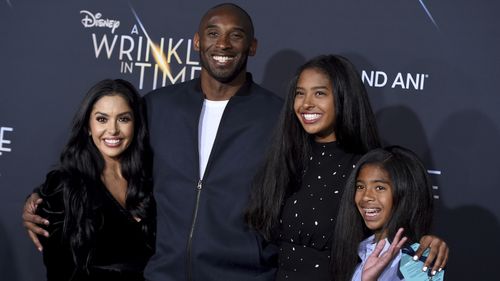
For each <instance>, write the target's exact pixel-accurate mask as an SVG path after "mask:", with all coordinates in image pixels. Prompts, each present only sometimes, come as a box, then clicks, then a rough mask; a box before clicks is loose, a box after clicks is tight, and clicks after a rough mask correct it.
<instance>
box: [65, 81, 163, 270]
mask: <svg viewBox="0 0 500 281" xmlns="http://www.w3.org/2000/svg"><path fill="white" fill-rule="evenodd" d="M115 95H116V96H120V97H122V98H124V99H125V100H126V102H127V104H128V105H129V106H130V108H131V109H132V113H133V120H134V137H133V139H132V142H131V143H130V145H129V147H128V148H127V149H126V150H125V151H124V152H123V153H122V154H121V155H120V164H121V170H122V174H123V177H124V178H125V179H126V180H127V183H128V188H127V194H126V202H125V205H126V208H127V210H128V211H130V213H131V214H132V215H133V216H134V217H137V218H140V219H154V200H153V197H152V193H151V186H152V185H151V177H150V174H149V173H150V171H151V168H150V155H149V154H150V150H149V147H148V145H149V142H148V139H147V137H148V136H147V127H146V119H145V112H144V106H143V102H142V98H141V97H140V95H139V94H138V92H137V90H136V89H135V88H134V86H133V85H132V84H130V83H129V82H127V81H125V80H121V79H116V80H111V79H106V80H103V81H100V82H98V83H97V84H96V85H94V86H93V87H92V88H91V89H90V90H89V92H88V93H87V95H86V96H85V98H84V99H83V101H82V103H81V105H80V107H79V109H78V111H77V113H76V115H75V117H74V119H73V124H72V129H71V133H70V137H69V141H68V143H67V144H66V146H65V147H64V149H63V151H62V153H61V156H60V163H59V169H58V171H59V172H60V174H61V175H62V182H63V184H62V187H63V200H64V209H65V217H64V226H63V236H64V238H65V239H67V241H68V242H69V244H70V247H71V251H72V254H73V259H74V262H75V264H76V266H77V268H78V269H80V270H86V269H87V266H88V263H89V260H90V258H91V256H92V250H91V249H92V246H91V243H92V239H93V238H94V237H93V235H94V233H95V231H96V228H97V227H98V226H96V221H97V219H96V217H95V216H94V209H95V208H96V205H97V201H98V200H96V198H95V195H94V194H95V191H96V187H97V186H100V185H102V183H101V174H102V172H103V169H104V159H103V157H102V155H101V153H100V152H99V150H98V149H97V147H96V146H95V144H94V142H93V141H92V137H91V136H89V132H90V127H89V118H90V114H91V112H92V109H93V106H94V104H95V103H96V102H97V101H98V100H99V99H100V98H102V97H104V96H115ZM144 228H145V229H143V231H145V232H146V233H151V232H152V231H154V230H152V229H146V228H147V224H144Z"/></svg>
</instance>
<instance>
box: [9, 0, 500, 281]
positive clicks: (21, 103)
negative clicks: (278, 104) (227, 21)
mask: <svg viewBox="0 0 500 281" xmlns="http://www.w3.org/2000/svg"><path fill="white" fill-rule="evenodd" d="M217 3H218V2H216V1H193V0H182V1H123V0H114V1H97V0H93V1H62V0H61V1H22V0H0V81H1V90H0V91H1V94H0V191H1V196H0V246H1V247H0V248H1V251H0V272H1V274H2V277H1V279H2V280H10V281H18V280H22V281H25V280H26V281H29V280H41V279H42V278H43V276H44V274H45V271H44V268H43V263H42V257H41V254H40V253H38V252H37V251H36V250H35V248H34V247H33V244H32V243H31V241H30V240H29V238H28V236H27V235H26V232H25V230H24V229H23V227H22V222H21V211H22V206H23V202H24V200H25V198H26V196H27V195H28V194H29V193H30V191H31V190H32V189H33V188H34V187H35V186H36V185H37V184H39V183H41V182H42V181H43V180H44V176H45V173H46V172H47V171H48V170H49V169H51V168H52V167H53V166H54V165H55V164H56V163H57V159H58V155H59V153H60V151H61V148H62V146H63V145H64V143H65V142H66V140H67V136H68V133H69V126H70V122H71V118H72V116H73V113H74V112H75V110H76V108H77V106H78V104H79V103H80V101H81V99H82V97H83V95H84V94H85V92H86V91H87V89H88V88H89V87H90V86H91V85H92V84H94V83H95V82H97V81H99V80H101V79H103V78H108V77H110V78H123V79H127V80H129V81H131V82H132V83H133V84H134V85H135V86H136V87H138V88H139V89H140V92H141V93H142V94H145V93H147V92H148V91H150V90H152V89H155V88H158V87H161V86H164V85H169V84H173V83H179V82H182V81H186V80H189V79H192V78H193V77H197V76H198V75H199V72H200V69H201V68H200V63H199V58H198V53H197V52H196V51H195V50H194V49H193V47H192V38H193V34H194V32H195V31H196V29H197V26H198V22H199V19H200V17H201V15H202V14H203V13H204V11H206V10H207V9H208V8H209V7H211V6H213V5H215V4H217ZM236 3H237V4H239V5H241V6H242V7H243V8H245V9H246V10H247V11H248V12H249V13H250V15H251V16H252V18H253V20H254V24H255V28H256V37H257V38H258V40H259V41H258V43H259V44H258V50H257V55H256V56H255V57H252V58H250V61H249V70H250V71H251V72H252V73H253V74H254V79H255V80H256V81H257V82H258V83H260V84H262V85H263V86H264V87H266V88H269V89H271V90H273V91H275V92H276V93H278V94H281V95H283V93H284V91H285V89H286V85H287V82H288V80H289V78H290V76H291V75H292V73H293V72H294V70H295V69H296V67H297V66H298V65H300V64H302V63H303V62H305V61H306V60H307V59H309V58H311V57H313V56H316V55H318V54H326V53H337V54H342V55H344V56H346V57H348V58H349V59H351V60H352V61H353V62H354V63H355V64H356V66H357V67H358V69H359V71H360V73H361V76H362V79H363V82H364V84H365V86H366V87H367V89H368V92H369V95H370V99H371V101H372V104H373V107H374V109H375V112H376V116H377V120H378V124H379V127H380V131H381V134H382V136H383V139H384V142H385V143H386V144H400V145H403V146H407V147H409V148H411V149H413V150H415V151H416V152H417V153H418V154H419V155H420V156H421V157H422V158H423V160H424V161H425V164H426V166H427V168H428V171H429V174H430V175H431V178H432V180H433V186H434V191H435V200H436V204H437V206H438V208H437V211H436V223H435V230H434V232H435V233H436V234H438V235H440V236H442V237H443V238H444V239H445V240H446V241H447V242H449V245H450V248H451V256H450V261H449V268H448V271H447V279H449V280H489V279H491V278H492V276H497V275H498V274H497V272H496V268H497V267H498V265H497V263H498V262H497V260H498V258H497V253H499V252H500V225H499V218H500V204H499V203H498V202H497V201H498V198H500V148H499V146H500V128H499V127H500V93H499V91H500V90H499V84H498V81H499V80H500V55H499V50H500V17H498V12H499V11H500V2H497V1H486V0H478V1H456V0H455V1H452V0H444V1H436V0H408V1H388V0H380V1H368V0H365V1H340V0H339V1H332V0H323V1H307V2H306V1H303V0H300V1H299V0H289V1H236ZM165 62H166V63H165ZM164 67H168V68H169V71H163V69H164ZM165 73H167V74H165Z"/></svg>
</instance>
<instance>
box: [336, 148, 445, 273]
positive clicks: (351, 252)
mask: <svg viewBox="0 0 500 281" xmlns="http://www.w3.org/2000/svg"><path fill="white" fill-rule="evenodd" d="M432 212H433V196H432V186H431V184H430V181H429V177H428V174H427V170H426V169H425V168H424V165H423V164H422V162H421V161H420V160H419V158H418V157H417V155H415V153H413V152H412V151H410V150H408V149H405V148H402V147H399V146H392V147H387V148H385V149H375V150H372V151H370V152H368V153H367V154H365V155H364V156H363V157H362V158H361V159H360V160H359V162H358V163H357V165H356V168H355V169H354V170H353V172H352V174H351V176H350V178H349V180H348V182H347V185H346V188H345V191H344V194H343V197H342V202H341V205H340V210H339V216H338V220H337V225H336V229H335V232H336V234H335V237H336V240H335V242H334V248H333V251H332V253H333V257H332V262H333V274H334V280H363V281H367V280H404V277H403V275H402V274H401V272H400V271H399V262H400V259H401V250H400V249H401V247H402V246H403V245H406V246H407V245H409V244H412V243H415V242H418V241H419V240H420V238H421V237H422V236H423V235H425V234H427V233H428V232H429V230H430V227H431V222H432ZM401 228H403V229H404V235H405V236H406V237H405V238H401V236H402V232H403V229H401ZM393 237H394V238H393ZM392 238H393V239H392ZM378 242H380V243H378ZM434 274H436V272H435V271H432V272H431V275H434Z"/></svg>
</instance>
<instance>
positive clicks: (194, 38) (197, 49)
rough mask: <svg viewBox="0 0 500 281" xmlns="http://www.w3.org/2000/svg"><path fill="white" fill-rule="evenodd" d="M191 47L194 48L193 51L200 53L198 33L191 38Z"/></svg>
mask: <svg viewBox="0 0 500 281" xmlns="http://www.w3.org/2000/svg"><path fill="white" fill-rule="evenodd" d="M193 47H194V50H195V51H198V52H199V51H200V35H199V34H198V32H196V33H195V34H194V37H193Z"/></svg>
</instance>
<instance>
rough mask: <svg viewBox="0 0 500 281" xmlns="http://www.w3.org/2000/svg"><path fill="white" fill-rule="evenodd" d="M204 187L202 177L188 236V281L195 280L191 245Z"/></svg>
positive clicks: (197, 190) (197, 188)
mask: <svg viewBox="0 0 500 281" xmlns="http://www.w3.org/2000/svg"><path fill="white" fill-rule="evenodd" d="M202 188H203V184H202V181H201V179H200V180H199V181H198V184H197V185H196V203H195V206H194V211H193V220H192V222H191V229H190V230H189V238H188V245H187V255H188V256H187V268H188V281H191V280H193V276H192V275H193V273H192V271H193V270H192V263H191V247H192V244H193V234H194V227H195V226H196V219H197V218H198V209H199V207H200V196H201V189H202Z"/></svg>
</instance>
